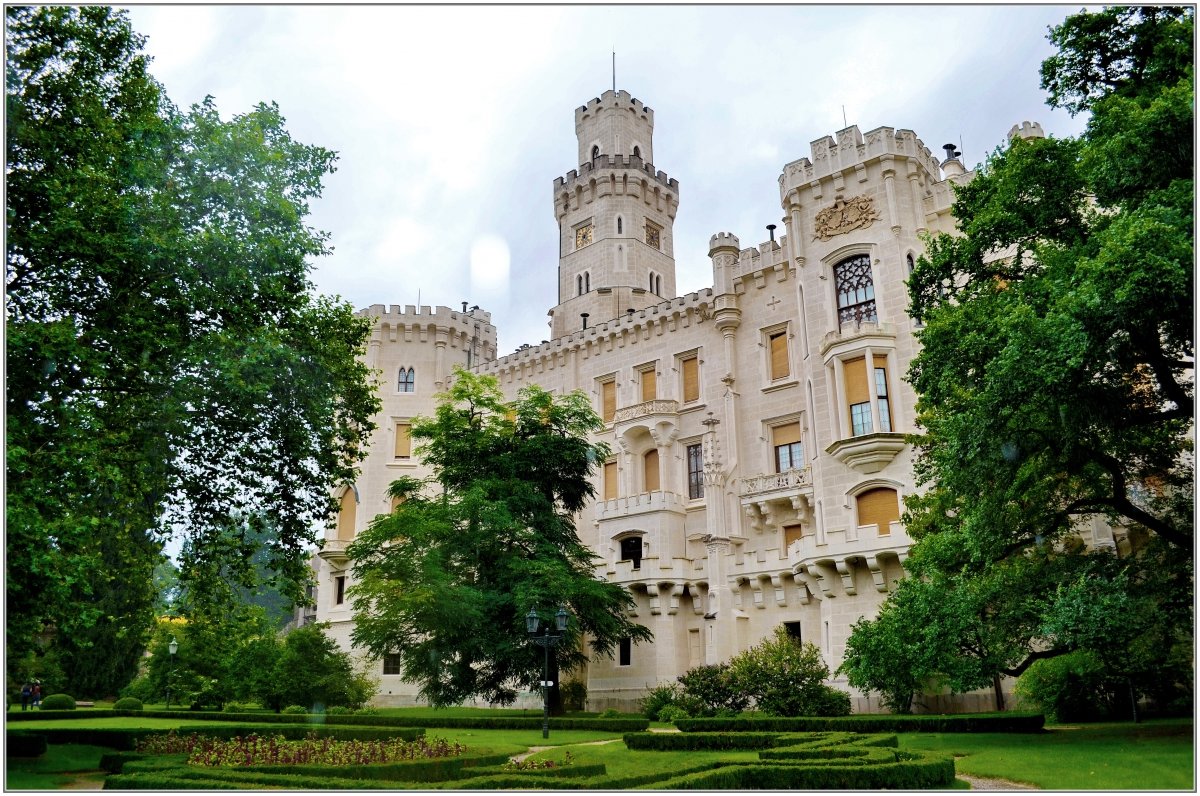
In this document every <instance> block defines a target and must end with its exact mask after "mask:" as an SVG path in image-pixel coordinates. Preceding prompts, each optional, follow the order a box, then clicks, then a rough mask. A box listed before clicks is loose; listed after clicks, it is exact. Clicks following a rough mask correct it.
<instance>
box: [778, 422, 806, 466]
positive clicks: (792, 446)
mask: <svg viewBox="0 0 1200 796" xmlns="http://www.w3.org/2000/svg"><path fill="white" fill-rule="evenodd" d="M771 442H772V444H773V445H774V446H775V472H777V473H782V472H784V471H785V470H792V469H795V468H799V467H803V466H804V448H803V446H802V445H801V442H800V421H799V420H797V421H796V422H795V423H786V424H784V425H782V426H775V427H774V428H772V429H771Z"/></svg>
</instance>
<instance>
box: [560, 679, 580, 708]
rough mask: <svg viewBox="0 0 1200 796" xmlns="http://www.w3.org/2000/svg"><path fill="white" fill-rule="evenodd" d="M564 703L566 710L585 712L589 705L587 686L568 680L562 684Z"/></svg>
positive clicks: (577, 681) (561, 690)
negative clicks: (584, 709)
mask: <svg viewBox="0 0 1200 796" xmlns="http://www.w3.org/2000/svg"><path fill="white" fill-rule="evenodd" d="M559 691H560V692H561V693H562V703H563V708H564V709H565V710H583V706H584V705H585V704H587V685H585V684H584V683H583V682H581V681H579V680H568V681H566V682H565V683H563V684H562V686H561V687H560V689H559Z"/></svg>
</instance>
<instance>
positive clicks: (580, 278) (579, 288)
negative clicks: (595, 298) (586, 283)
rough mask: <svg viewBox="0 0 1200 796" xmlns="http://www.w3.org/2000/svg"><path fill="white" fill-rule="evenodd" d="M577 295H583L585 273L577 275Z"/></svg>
mask: <svg viewBox="0 0 1200 796" xmlns="http://www.w3.org/2000/svg"><path fill="white" fill-rule="evenodd" d="M575 295H576V296H582V295H583V274H580V275H579V276H577V277H575Z"/></svg>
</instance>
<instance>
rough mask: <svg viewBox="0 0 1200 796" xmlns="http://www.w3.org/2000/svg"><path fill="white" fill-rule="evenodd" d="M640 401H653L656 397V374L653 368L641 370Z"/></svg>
mask: <svg viewBox="0 0 1200 796" xmlns="http://www.w3.org/2000/svg"><path fill="white" fill-rule="evenodd" d="M640 376H641V379H640V380H641V383H642V401H643V402H644V401H653V400H654V399H655V398H657V397H658V374H656V373H655V372H654V368H648V369H646V370H643V371H641V373H640Z"/></svg>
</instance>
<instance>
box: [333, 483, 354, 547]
mask: <svg viewBox="0 0 1200 796" xmlns="http://www.w3.org/2000/svg"><path fill="white" fill-rule="evenodd" d="M357 511H358V496H357V495H355V494H354V487H352V486H347V487H346V491H345V492H343V493H342V500H341V505H340V507H339V509H338V521H337V538H338V539H340V540H342V541H345V542H349V541H351V540H352V539H354V520H355V515H356V514H357Z"/></svg>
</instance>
